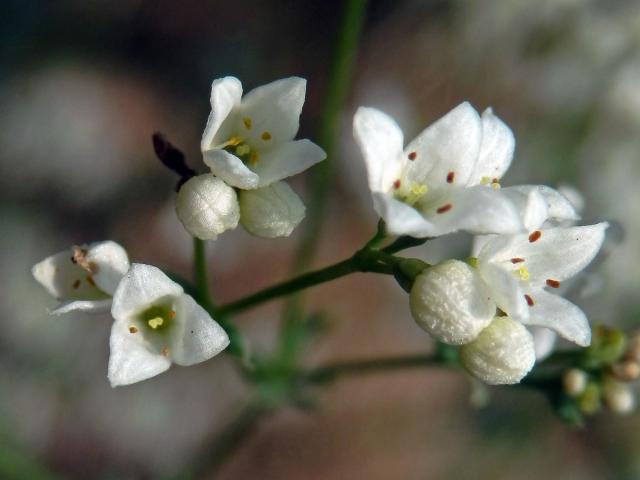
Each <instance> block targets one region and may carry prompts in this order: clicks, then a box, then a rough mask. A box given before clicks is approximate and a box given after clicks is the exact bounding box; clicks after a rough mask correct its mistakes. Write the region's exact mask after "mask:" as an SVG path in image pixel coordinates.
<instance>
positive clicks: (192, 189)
mask: <svg viewBox="0 0 640 480" xmlns="http://www.w3.org/2000/svg"><path fill="white" fill-rule="evenodd" d="M176 213H177V214H178V218H179V219H180V221H181V222H182V225H184V228H185V229H186V230H187V231H188V232H189V233H190V234H191V235H193V236H194V237H198V238H200V239H202V240H214V239H215V238H216V237H217V236H218V235H219V234H221V233H222V232H224V231H225V230H230V229H233V228H236V226H237V225H238V220H239V219H240V208H239V206H238V199H237V196H236V192H235V191H234V190H233V188H231V187H230V186H229V185H227V184H226V183H224V182H223V181H222V180H220V179H219V178H216V177H215V176H214V175H212V174H210V173H207V174H204V175H198V176H197V177H193V178H191V179H189V180H188V181H187V182H186V183H185V184H184V185H183V186H182V188H180V191H179V192H178V196H177V198H176Z"/></svg>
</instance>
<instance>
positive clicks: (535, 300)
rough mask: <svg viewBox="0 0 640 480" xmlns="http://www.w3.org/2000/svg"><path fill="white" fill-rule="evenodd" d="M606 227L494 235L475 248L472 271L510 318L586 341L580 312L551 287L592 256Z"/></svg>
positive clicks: (588, 335)
mask: <svg viewBox="0 0 640 480" xmlns="http://www.w3.org/2000/svg"><path fill="white" fill-rule="evenodd" d="M607 226H608V224H607V223H599V224H596V225H588V226H582V227H569V228H562V227H558V228H551V229H542V230H534V231H533V232H531V233H529V234H519V235H501V236H495V237H494V238H492V239H491V240H489V241H488V242H487V243H486V244H485V245H484V246H483V247H482V249H481V250H480V252H479V253H478V257H477V269H478V274H479V275H480V276H481V277H482V279H483V280H484V282H485V283H486V285H487V288H488V289H489V292H490V295H491V298H492V299H493V300H494V301H495V303H496V305H497V306H498V308H500V309H501V310H502V311H503V312H505V313H507V314H508V315H509V316H510V317H512V318H513V319H515V320H518V321H520V322H522V323H524V324H525V325H535V326H539V327H546V328H550V329H552V330H554V331H555V332H556V333H558V334H559V335H560V336H562V337H564V338H566V339H567V340H569V341H571V342H574V343H576V344H578V345H580V346H587V345H589V344H590V342H591V329H590V327H589V322H588V321H587V318H586V316H585V314H584V313H583V312H582V310H580V309H579V308H578V307H577V306H576V305H574V304H573V303H571V302H569V301H568V300H565V299H564V298H562V297H560V296H559V295H556V294H555V293H552V292H553V291H554V290H556V289H557V288H559V287H560V285H561V283H562V282H563V281H564V280H567V279H569V278H571V277H573V276H574V275H576V274H577V273H578V272H580V271H581V270H582V269H584V268H585V267H586V266H587V265H588V264H589V263H590V262H591V260H593V258H594V257H595V255H596V254H597V253H598V250H599V249H600V247H601V246H602V243H603V241H604V236H605V230H606V228H607Z"/></svg>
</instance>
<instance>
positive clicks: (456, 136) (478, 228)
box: [353, 102, 524, 237]
mask: <svg viewBox="0 0 640 480" xmlns="http://www.w3.org/2000/svg"><path fill="white" fill-rule="evenodd" d="M353 128H354V136H355V139H356V141H357V143H358V145H359V146H360V149H361V151H362V154H363V157H364V160H365V163H366V166H367V172H368V178H369V188H370V190H371V193H372V197H373V204H374V208H375V209H376V211H377V212H378V214H379V215H380V216H381V217H382V219H383V220H384V221H385V222H386V224H387V229H388V230H389V232H391V233H393V234H396V235H412V236H415V237H434V236H438V235H444V234H446V233H450V232H454V231H457V230H466V231H469V232H472V233H516V232H520V231H523V229H524V228H523V224H522V221H521V219H520V217H519V215H518V211H517V210H516V208H515V206H514V205H513V203H512V201H511V200H510V198H509V197H508V196H507V195H504V194H503V193H502V192H501V191H500V184H499V180H500V178H501V177H502V175H503V174H504V173H505V171H506V170H507V168H508V167H509V165H510V164H511V160H512V158H513V150H514V147H515V139H514V136H513V133H512V132H511V130H510V129H509V127H507V126H506V125H505V124H504V123H503V122H502V121H501V120H500V119H499V118H498V117H496V116H495V115H494V114H493V112H492V110H491V109H487V110H485V112H484V113H483V114H482V117H481V116H480V115H478V113H477V112H476V110H475V109H474V108H473V107H472V106H471V105H470V104H469V103H467V102H464V103H462V104H460V105H458V106H457V107H456V108H454V109H453V110H452V111H450V112H449V113H448V114H446V115H445V116H444V117H442V118H441V119H440V120H438V121H436V122H435V123H434V124H432V125H431V126H429V127H428V128H427V129H425V130H424V131H423V132H422V133H420V134H419V135H418V136H417V137H416V138H415V139H414V140H413V141H411V142H410V143H409V144H408V145H407V146H406V147H404V148H403V144H404V139H403V134H402V131H401V130H400V127H399V126H398V125H397V123H396V122H395V121H394V120H393V119H392V118H391V117H389V116H388V115H386V114H385V113H383V112H381V111H379V110H377V109H374V108H365V107H360V108H359V109H358V111H357V112H356V114H355V117H354V120H353Z"/></svg>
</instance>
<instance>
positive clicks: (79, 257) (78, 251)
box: [71, 245, 98, 273]
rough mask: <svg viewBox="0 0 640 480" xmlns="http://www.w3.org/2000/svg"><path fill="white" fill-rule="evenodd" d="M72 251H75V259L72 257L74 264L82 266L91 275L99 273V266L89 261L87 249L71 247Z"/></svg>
mask: <svg viewBox="0 0 640 480" xmlns="http://www.w3.org/2000/svg"><path fill="white" fill-rule="evenodd" d="M71 250H72V251H73V257H71V261H72V262H73V263H75V264H77V265H80V266H81V267H82V268H83V269H85V270H86V271H87V272H89V273H96V272H97V271H98V266H97V265H96V264H95V263H94V262H90V261H89V260H87V250H86V249H85V248H82V247H78V246H77V245H74V246H73V247H71Z"/></svg>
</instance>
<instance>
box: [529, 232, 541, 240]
mask: <svg viewBox="0 0 640 480" xmlns="http://www.w3.org/2000/svg"><path fill="white" fill-rule="evenodd" d="M541 236H542V232H541V231H540V230H536V231H535V232H533V233H532V234H531V235H529V242H531V243H533V242H535V241H537V240H539V239H540V237H541Z"/></svg>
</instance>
